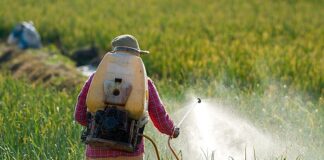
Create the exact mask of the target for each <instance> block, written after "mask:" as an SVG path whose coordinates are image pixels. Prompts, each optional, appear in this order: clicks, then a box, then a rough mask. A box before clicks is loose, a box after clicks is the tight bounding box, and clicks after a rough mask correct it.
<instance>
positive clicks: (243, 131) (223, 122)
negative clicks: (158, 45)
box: [169, 98, 282, 160]
mask: <svg viewBox="0 0 324 160" xmlns="http://www.w3.org/2000/svg"><path fill="white" fill-rule="evenodd" d="M182 115H183V116H182ZM176 117H179V118H180V121H179V123H178V124H177V127H180V128H181V133H182V134H181V135H180V136H179V138H178V139H177V140H175V142H174V146H175V148H176V149H177V150H181V152H182V155H183V157H182V159H188V160H195V159H237V158H238V159H254V158H255V157H258V158H263V157H273V156H279V155H280V154H282V150H280V149H281V148H282V147H281V146H280V145H279V144H278V143H276V141H277V140H275V139H274V138H273V137H271V135H268V134H266V133H263V132H262V131H260V130H258V129H257V128H256V127H254V126H253V125H252V124H250V123H249V122H248V121H246V120H244V119H242V118H239V117H238V116H237V115H235V114H234V113H232V112H231V111H229V110H226V107H224V106H223V105H221V104H218V103H215V102H213V101H211V100H207V99H206V100H201V99H200V98H198V102H197V101H196V102H194V103H193V104H190V105H188V107H184V108H183V109H182V110H180V111H179V112H178V113H177V115H176ZM169 141H170V140H169ZM181 142H185V143H181ZM169 145H170V142H169ZM255 149H257V152H256V151H255ZM171 150H172V147H171ZM172 152H173V154H174V155H175V151H174V150H172Z"/></svg>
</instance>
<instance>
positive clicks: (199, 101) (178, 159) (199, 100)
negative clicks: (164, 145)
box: [168, 98, 201, 160]
mask: <svg viewBox="0 0 324 160" xmlns="http://www.w3.org/2000/svg"><path fill="white" fill-rule="evenodd" d="M197 100H198V101H197V102H196V103H195V104H194V105H193V106H192V107H191V108H190V109H189V110H188V111H187V113H186V114H185V115H184V116H183V117H182V119H181V120H180V121H179V123H178V124H177V125H176V127H175V128H179V127H180V125H181V124H182V122H183V121H184V120H185V119H186V118H187V116H188V115H189V113H191V111H192V110H193V109H194V108H195V106H196V105H197V104H198V103H201V99H200V98H197ZM174 131H175V130H174ZM174 131H173V132H174ZM172 135H173V134H172ZM171 139H172V136H170V137H169V139H168V145H169V148H170V150H171V152H172V154H173V155H174V157H175V158H176V159H177V160H180V158H179V157H178V155H177V154H176V152H175V151H174V149H173V148H172V146H171V143H170V141H171Z"/></svg>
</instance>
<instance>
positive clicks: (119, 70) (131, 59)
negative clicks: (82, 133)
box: [86, 52, 148, 120]
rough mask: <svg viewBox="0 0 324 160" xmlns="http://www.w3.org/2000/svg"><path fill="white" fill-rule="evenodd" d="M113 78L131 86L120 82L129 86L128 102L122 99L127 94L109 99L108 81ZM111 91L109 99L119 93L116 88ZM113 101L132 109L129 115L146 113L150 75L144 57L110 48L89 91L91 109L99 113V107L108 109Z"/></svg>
mask: <svg viewBox="0 0 324 160" xmlns="http://www.w3.org/2000/svg"><path fill="white" fill-rule="evenodd" d="M113 81H122V84H126V86H130V87H124V86H125V85H124V86H123V85H118V84H117V87H119V88H120V89H121V90H123V89H125V88H126V89H125V90H126V91H127V92H128V91H130V92H129V93H127V94H128V96H127V97H126V98H124V99H125V100H126V102H125V104H123V103H122V102H120V103H119V100H120V99H123V97H117V96H116V98H117V99H115V100H109V101H108V102H107V93H106V92H110V91H106V90H107V89H105V85H106V84H105V83H107V82H113ZM111 92H112V93H111V94H109V93H108V99H109V98H114V95H116V94H119V90H118V91H116V90H114V89H113V90H112V91H111ZM118 98H119V99H118ZM121 101H123V100H121ZM107 103H108V104H107ZM109 103H111V104H110V105H117V106H119V107H124V108H125V109H126V110H127V111H128V113H129V117H130V118H133V119H136V120H138V119H140V118H141V117H142V116H143V115H145V114H146V112H147V105H148V104H147V103H148V86H147V75H146V70H145V66H144V64H143V61H142V59H141V58H140V57H139V56H136V55H133V54H130V53H127V52H115V53H110V52H108V53H107V54H106V55H105V56H104V58H103V59H102V61H101V62H100V64H99V66H98V68H97V71H96V73H95V75H94V77H93V80H92V82H91V85H90V88H89V92H88V95H87V99H86V104H87V109H88V111H89V112H92V113H95V112H96V111H97V110H104V109H105V107H106V106H107V105H109Z"/></svg>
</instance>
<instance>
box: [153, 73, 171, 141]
mask: <svg viewBox="0 0 324 160" xmlns="http://www.w3.org/2000/svg"><path fill="white" fill-rule="evenodd" d="M148 89H149V103H148V112H149V115H150V118H151V120H152V122H153V124H154V126H155V127H156V128H157V129H158V130H159V131H160V132H162V133H164V134H167V135H169V136H171V135H172V134H173V130H174V128H175V126H174V124H173V121H172V120H171V118H170V117H169V115H168V113H167V112H166V111H165V108H164V105H163V103H162V101H161V99H160V96H159V94H158V92H157V90H156V87H155V85H154V83H153V82H152V80H151V79H148Z"/></svg>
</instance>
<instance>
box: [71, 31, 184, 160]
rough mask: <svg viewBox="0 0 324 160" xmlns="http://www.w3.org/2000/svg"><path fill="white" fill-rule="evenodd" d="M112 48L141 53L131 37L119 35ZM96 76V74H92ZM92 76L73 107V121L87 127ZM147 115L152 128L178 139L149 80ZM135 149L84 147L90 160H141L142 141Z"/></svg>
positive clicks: (176, 132)
mask: <svg viewBox="0 0 324 160" xmlns="http://www.w3.org/2000/svg"><path fill="white" fill-rule="evenodd" d="M111 44H112V48H113V50H114V51H116V50H117V51H118V49H119V48H120V49H123V47H124V48H125V47H126V48H130V49H131V50H122V52H131V51H134V50H135V51H137V52H138V53H136V54H138V55H139V54H140V53H141V52H143V51H141V50H140V48H139V46H138V42H137V40H136V38H135V37H133V36H131V35H121V36H118V37H116V38H115V39H113V41H112V43H111ZM94 74H96V73H94ZM94 74H92V75H91V76H90V77H89V79H88V80H87V81H86V83H85V84H84V86H83V88H82V90H81V92H80V94H79V96H78V100H77V104H76V106H75V113H74V116H75V120H76V121H77V122H78V123H80V124H81V125H83V126H86V125H87V116H86V114H87V106H86V97H87V95H88V91H89V87H90V84H91V82H92V80H93V77H94ZM147 82H148V92H149V98H148V113H149V116H150V119H151V120H152V122H153V124H154V126H155V127H156V128H157V129H158V130H159V131H160V132H161V133H164V134H166V135H169V136H171V137H173V138H176V137H178V135H179V133H180V132H179V128H176V127H175V125H174V123H173V121H172V120H171V119H170V117H169V115H168V113H167V112H166V110H165V108H164V105H163V103H162V101H161V99H160V97H159V94H158V92H157V89H156V87H155V85H154V83H153V81H152V80H151V79H149V78H148V80H147ZM136 148H137V149H136V150H135V151H134V152H125V151H121V150H116V149H110V148H108V147H98V146H92V145H89V144H88V145H87V146H86V157H87V159H88V160H90V159H105V160H142V159H144V142H143V139H142V140H141V142H140V143H139V144H138V145H137V147H136Z"/></svg>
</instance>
